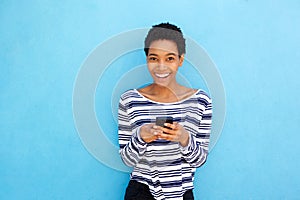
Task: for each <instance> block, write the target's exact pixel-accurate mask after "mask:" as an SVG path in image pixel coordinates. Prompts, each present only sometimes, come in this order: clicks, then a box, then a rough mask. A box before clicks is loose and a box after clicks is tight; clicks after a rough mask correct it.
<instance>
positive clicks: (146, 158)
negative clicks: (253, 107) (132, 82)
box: [118, 89, 212, 200]
mask: <svg viewBox="0 0 300 200" xmlns="http://www.w3.org/2000/svg"><path fill="white" fill-rule="evenodd" d="M158 116H172V117H173V118H174V121H177V122H179V123H180V124H181V125H182V126H184V128H185V129H186V130H187V131H188V132H189V133H190V140H189V143H188V146H186V147H182V146H181V145H180V144H179V143H178V142H171V141H166V140H156V141H154V142H151V143H146V142H144V141H143V140H142V138H141V137H140V135H139V128H140V127H141V126H142V125H143V124H145V123H155V119H156V117H158ZM118 120H119V145H120V155H121V158H122V160H123V162H124V163H125V164H126V165H128V166H132V167H134V168H133V171H132V173H131V179H132V180H136V181H139V182H141V183H144V184H147V185H148V186H149V188H150V191H151V193H152V195H153V196H154V197H155V199H159V200H161V199H177V200H178V199H182V195H183V194H184V192H185V191H186V190H189V189H193V180H194V172H195V170H196V167H199V166H201V165H203V164H204V163H205V161H206V157H207V154H208V145H209V136H210V131H211V123H212V104H211V99H210V97H209V96H208V95H207V94H206V93H205V92H204V91H202V90H198V91H197V92H196V93H195V94H194V95H192V96H191V97H189V98H187V99H184V100H182V101H179V102H175V103H159V102H155V101H152V100H150V99H147V98H146V97H144V96H143V95H141V94H140V93H139V92H138V91H137V90H136V89H133V90H128V91H126V92H125V93H123V94H122V96H121V98H120V102H119V116H118Z"/></svg>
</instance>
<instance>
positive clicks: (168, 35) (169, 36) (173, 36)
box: [144, 22, 185, 56]
mask: <svg viewBox="0 0 300 200" xmlns="http://www.w3.org/2000/svg"><path fill="white" fill-rule="evenodd" d="M156 40H172V41H173V42H175V43H176V45H177V49H178V53H179V56H181V55H182V54H185V39H184V37H183V34H182V32H181V29H180V28H179V27H177V26H176V25H173V24H170V23H168V22H167V23H160V24H157V25H154V26H152V28H151V29H150V30H149V32H148V34H147V36H146V38H145V43H144V45H145V46H144V51H145V54H146V56H147V55H148V52H149V47H150V45H151V43H152V42H153V41H156Z"/></svg>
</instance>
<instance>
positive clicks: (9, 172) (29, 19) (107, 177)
mask: <svg viewBox="0 0 300 200" xmlns="http://www.w3.org/2000/svg"><path fill="white" fill-rule="evenodd" d="M299 10H300V2H299V1H296V0H290V1H283V0H281V1H266V0H263V1H254V0H243V1H242V0H229V1H221V0H214V1H196V0H191V1H177V0H174V1H158V0H152V1H145V2H143V1H137V0H136V1H115V0H114V1H74V0H73V1H33V0H30V1H22V0H21V1H8V0H2V1H1V2H0V67H1V68H0V69H1V71H0V72H1V73H0V102H1V103H0V114H1V118H0V119H1V120H0V134H1V138H0V188H1V189H0V199H112V200H114V199H122V197H123V194H124V190H125V187H126V185H127V182H128V179H129V175H128V174H126V173H123V172H119V171H116V170H113V169H111V168H108V167H106V166H105V165H103V164H102V163H100V162H99V161H97V160H96V159H95V158H94V157H93V156H92V155H91V154H90V153H89V152H88V151H87V150H86V149H85V148H84V146H83V145H82V143H81V141H80V138H79V136H78V133H77V131H76V129H75V125H74V121H73V114H72V92H73V84H74V81H75V79H76V75H77V73H78V71H79V69H80V66H81V64H82V63H83V61H84V60H85V58H86V57H87V56H88V55H89V53H90V52H91V51H92V50H93V49H94V48H95V47H96V46H97V45H99V44H100V43H101V42H103V41H105V40H106V39H108V38H110V37H111V36H113V35H116V34H118V33H120V32H123V31H126V30H131V29H135V28H141V27H142V28H144V27H150V26H151V25H152V24H156V23H159V22H162V21H170V22H172V23H175V24H177V25H179V26H180V27H181V28H182V29H183V31H184V33H185V34H186V35H188V36H190V37H191V38H193V39H194V40H196V41H197V42H198V43H200V44H201V45H202V46H203V47H204V48H205V49H206V51H207V52H208V54H209V55H210V56H211V58H212V59H213V60H214V62H215V64H216V65H217V66H218V69H219V71H220V73H221V76H222V78H223V82H224V86H225V90H226V98H227V102H226V103H227V107H226V108H227V113H226V122H225V126H224V129H223V132H222V135H221V137H220V139H219V141H218V143H217V145H216V146H215V148H214V149H213V150H212V152H211V153H210V155H209V158H208V161H207V163H206V164H205V165H204V166H203V167H201V168H200V169H198V171H197V173H196V178H195V187H196V189H195V196H196V199H200V198H201V199H297V198H299V193H300V177H299V175H300V174H299V168H300V157H299V151H300V145H299V144H298V141H299V140H300V136H299V133H300V128H299V122H300V114H299V106H300V93H299V88H300V87H299V86H300V82H299V79H298V76H299V73H300V65H299V64H300V37H299V35H300V26H299V24H300V12H299ZM139 59H140V58H139ZM132 62H133V63H134V62H135V61H134V60H132ZM110 84H113V83H110Z"/></svg>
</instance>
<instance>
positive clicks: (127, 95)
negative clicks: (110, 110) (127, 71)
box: [120, 89, 139, 100]
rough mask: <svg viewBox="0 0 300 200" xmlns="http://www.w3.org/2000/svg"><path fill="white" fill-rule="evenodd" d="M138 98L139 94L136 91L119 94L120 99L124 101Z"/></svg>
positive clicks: (131, 90) (129, 90)
mask: <svg viewBox="0 0 300 200" xmlns="http://www.w3.org/2000/svg"><path fill="white" fill-rule="evenodd" d="M138 96H139V94H138V92H137V90H136V89H128V90H126V91H125V92H123V93H122V94H121V97H120V99H121V100H125V99H129V98H137V97H138Z"/></svg>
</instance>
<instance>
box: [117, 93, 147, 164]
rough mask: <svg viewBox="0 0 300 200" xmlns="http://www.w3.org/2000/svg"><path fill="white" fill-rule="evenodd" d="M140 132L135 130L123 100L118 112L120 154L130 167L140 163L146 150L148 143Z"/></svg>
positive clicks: (137, 129) (138, 129)
mask: <svg viewBox="0 0 300 200" xmlns="http://www.w3.org/2000/svg"><path fill="white" fill-rule="evenodd" d="M139 131H140V128H135V129H133V127H132V125H131V123H130V117H129V115H128V112H127V106H126V104H125V102H124V101H123V99H122V98H121V99H120V102H119V110H118V137H119V146H120V150H119V153H120V155H121V158H122V160H123V162H124V163H125V164H126V165H127V166H130V167H133V166H135V165H136V164H137V163H138V162H139V160H140V159H141V156H142V155H143V154H144V153H145V150H146V146H147V143H146V142H145V141H143V139H142V138H141V137H140V134H139Z"/></svg>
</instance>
